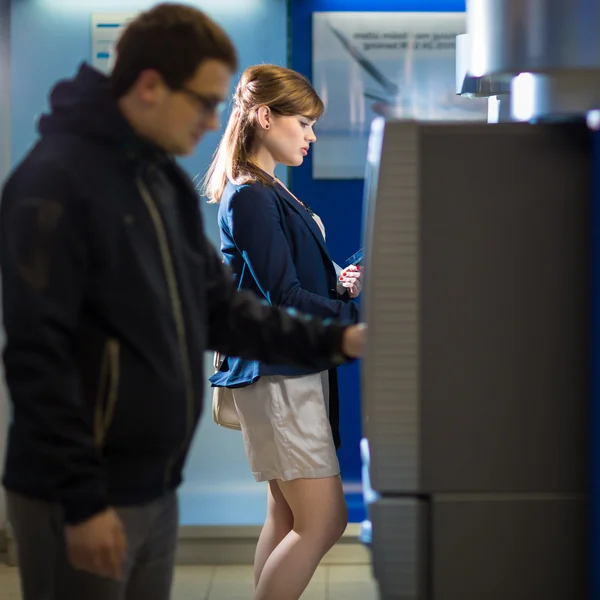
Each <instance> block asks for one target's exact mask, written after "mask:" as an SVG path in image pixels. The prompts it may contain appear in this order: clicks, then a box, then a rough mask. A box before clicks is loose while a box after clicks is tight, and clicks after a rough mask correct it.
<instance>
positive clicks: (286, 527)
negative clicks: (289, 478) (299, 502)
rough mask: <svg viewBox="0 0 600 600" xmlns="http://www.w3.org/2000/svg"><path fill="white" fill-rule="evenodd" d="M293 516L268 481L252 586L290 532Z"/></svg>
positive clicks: (275, 485) (275, 488) (283, 499)
mask: <svg viewBox="0 0 600 600" xmlns="http://www.w3.org/2000/svg"><path fill="white" fill-rule="evenodd" d="M293 526H294V515H293V514H292V510H291V509H290V507H289V506H288V503H287V501H286V499H285V498H284V497H283V494H282V493H281V490H280V489H279V486H278V485H277V482H276V481H269V496H268V499H267V519H266V520H265V524H264V525H263V528H262V531H261V532H260V537H259V538H258V544H257V545H256V553H255V554H254V586H255V587H256V586H258V581H259V579H260V576H261V573H262V571H263V568H264V566H265V563H266V562H267V560H268V558H269V556H271V553H272V552H273V550H275V548H277V546H279V544H280V543H281V540H283V538H285V536H286V535H287V534H288V533H289V532H290V531H291V530H292V528H293Z"/></svg>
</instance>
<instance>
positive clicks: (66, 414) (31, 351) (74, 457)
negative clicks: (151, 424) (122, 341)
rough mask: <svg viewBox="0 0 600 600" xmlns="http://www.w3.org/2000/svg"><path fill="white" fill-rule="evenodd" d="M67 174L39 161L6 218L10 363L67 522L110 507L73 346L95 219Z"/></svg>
mask: <svg viewBox="0 0 600 600" xmlns="http://www.w3.org/2000/svg"><path fill="white" fill-rule="evenodd" d="M79 210H80V209H79V207H78V204H77V198H76V197H75V195H74V194H73V193H72V191H71V189H70V184H69V183H68V179H67V177H66V176H65V175H64V174H63V173H62V172H61V171H60V170H59V169H58V168H57V167H54V166H47V165H44V166H38V171H37V172H36V174H35V177H29V178H26V177H25V176H24V175H23V174H20V175H18V176H17V177H16V179H13V180H11V182H10V183H9V184H7V188H6V190H5V193H4V197H3V201H2V206H1V215H0V266H1V268H2V277H3V286H2V287H3V289H2V294H3V319H4V326H5V329H6V347H5V350H4V364H5V371H6V380H7V384H8V388H9V391H10V395H11V400H12V405H13V411H14V412H13V417H14V418H13V423H12V428H13V429H14V430H18V431H19V432H20V433H23V432H26V436H27V439H28V440H29V446H28V447H26V448H19V449H15V451H16V452H25V453H26V454H35V456H36V463H37V464H40V465H41V468H40V470H39V472H38V471H37V469H36V471H35V473H34V472H32V473H31V474H29V477H35V478H36V482H35V485H36V486H37V487H38V488H40V489H47V490H49V491H50V492H51V493H56V494H57V495H58V500H59V501H60V502H61V503H62V505H63V507H64V510H65V516H66V520H67V522H70V523H76V522H80V521H84V520H86V519H87V518H89V517H91V516H93V515H94V514H96V513H98V512H100V511H102V510H103V509H104V508H105V507H106V505H107V495H106V487H105V478H104V468H103V464H102V462H101V458H100V456H99V453H98V452H97V450H96V448H95V446H94V440H93V425H92V423H91V422H88V421H90V420H91V419H87V418H86V417H85V416H84V415H85V414H86V412H85V411H84V410H83V407H82V398H83V394H82V391H81V385H80V380H79V376H78V371H77V368H76V365H75V357H74V350H73V342H74V333H75V329H76V325H77V321H78V318H79V313H80V309H81V306H82V302H83V295H84V288H85V286H86V277H87V272H88V253H87V246H86V229H87V228H86V219H85V218H83V217H82V215H79V214H78V212H79Z"/></svg>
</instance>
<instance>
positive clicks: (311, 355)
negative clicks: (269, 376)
mask: <svg viewBox="0 0 600 600" xmlns="http://www.w3.org/2000/svg"><path fill="white" fill-rule="evenodd" d="M205 244H206V253H207V261H208V262H207V264H208V272H207V286H208V289H207V298H208V302H209V313H210V314H209V325H210V327H209V339H208V346H209V348H210V349H211V350H217V351H219V352H221V353H223V354H226V355H228V356H237V357H240V358H245V359H248V360H260V361H263V362H267V363H271V364H294V365H298V366H306V367H311V368H318V369H323V370H325V369H329V368H331V367H333V366H337V365H340V364H343V363H344V362H347V361H348V360H349V359H351V358H355V357H358V356H360V355H361V353H362V342H363V337H364V336H363V334H362V333H361V332H360V329H359V328H358V326H351V323H343V322H339V321H332V320H331V319H325V320H323V319H320V318H315V317H309V316H305V315H301V314H300V313H298V312H296V311H295V310H293V309H284V308H275V307H272V306H270V305H269V304H267V303H266V302H264V301H262V300H260V299H259V298H258V297H257V296H256V295H255V294H253V293H252V292H247V291H240V292H238V291H237V289H236V287H235V284H234V281H233V277H232V275H231V273H230V271H229V269H228V267H226V266H225V265H223V263H222V261H221V260H220V258H219V257H218V255H217V252H216V250H215V249H214V248H213V246H212V244H211V243H210V242H209V241H208V240H205Z"/></svg>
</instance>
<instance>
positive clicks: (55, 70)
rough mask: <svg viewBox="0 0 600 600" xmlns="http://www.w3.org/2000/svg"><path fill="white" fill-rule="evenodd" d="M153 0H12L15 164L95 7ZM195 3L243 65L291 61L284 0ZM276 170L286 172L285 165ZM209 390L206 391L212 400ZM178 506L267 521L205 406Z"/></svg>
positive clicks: (189, 517) (185, 511) (211, 220)
mask: <svg viewBox="0 0 600 600" xmlns="http://www.w3.org/2000/svg"><path fill="white" fill-rule="evenodd" d="M1 1H2V0H0V2H1ZM187 2H188V3H189V4H193V3H194V2H193V1H190V0H187ZM153 4H155V2H152V1H151V0H28V1H26V2H25V1H22V0H13V2H12V7H13V10H12V21H11V28H12V45H11V49H12V52H11V71H12V89H11V97H12V129H13V136H12V160H13V164H14V163H16V162H18V161H19V160H20V159H21V158H22V157H23V155H24V154H25V153H26V152H27V149H28V148H29V147H30V146H31V144H32V143H33V142H34V140H35V138H36V134H35V123H36V120H37V117H38V116H39V115H40V114H41V113H42V112H43V111H44V110H45V108H46V98H47V94H48V91H49V89H50V87H51V86H52V85H53V84H54V83H55V82H56V81H57V80H58V79H61V78H64V77H70V76H71V75H72V74H73V72H74V71H75V69H76V68H77V66H78V64H79V63H80V62H82V61H83V60H87V61H89V60H90V59H91V57H90V52H91V48H90V46H91V33H90V21H91V13H92V12H132V11H138V10H143V9H145V8H148V7H149V6H151V5H153ZM195 4H197V5H198V6H199V7H201V8H202V9H204V10H206V11H207V12H208V13H209V14H210V15H211V16H212V17H213V18H214V19H215V20H217V21H218V22H219V23H220V24H221V25H223V27H224V28H225V29H226V30H227V31H228V33H229V34H230V35H231V37H232V38H233V41H234V42H235V44H236V46H237V48H238V50H239V53H240V57H241V67H242V68H245V67H246V66H248V65H251V64H255V63H260V62H271V63H276V64H280V65H285V64H286V61H287V5H286V1H285V0H202V1H200V0H197V1H196V2H195ZM267 32H268V34H267ZM0 122H1V121H0ZM219 138H220V133H214V134H210V135H208V136H207V137H206V139H205V140H204V141H203V142H202V144H201V145H200V148H199V149H198V151H197V152H196V154H195V155H194V156H193V157H191V158H188V159H186V160H185V161H183V162H184V166H185V167H186V168H187V170H188V172H189V173H190V175H192V176H195V175H196V174H198V173H204V171H205V170H206V167H207V165H208V164H209V162H210V158H211V156H212V153H213V152H214V149H215V147H216V144H217V142H218V140H219ZM279 175H280V176H282V177H284V178H285V172H282V173H280V174H279ZM203 211H204V215H205V220H206V228H207V231H208V235H209V237H210V239H211V240H212V241H213V242H214V243H218V230H217V226H216V210H215V207H214V206H209V205H204V206H203ZM211 365H212V359H211V357H207V360H206V368H207V370H210V369H211ZM207 372H208V371H207ZM209 396H210V393H209V391H208V390H207V396H206V398H207V402H209V401H210V398H209ZM0 441H1V440H0ZM181 509H182V510H181V522H182V524H184V525H205V524H210V525H213V524H232V525H233V524H244V525H247V524H259V523H262V522H263V520H264V516H265V511H266V484H257V483H255V482H254V479H253V477H252V475H251V473H250V470H249V467H248V464H247V460H246V457H245V454H244V449H243V444H242V439H241V435H240V434H239V433H238V432H233V431H228V430H224V429H220V428H218V427H217V426H216V425H215V424H214V423H213V422H212V419H211V418H210V411H209V410H207V411H205V417H204V419H203V421H202V424H201V425H200V428H199V430H198V432H197V434H196V438H195V443H194V446H193V449H192V452H191V456H190V459H189V461H188V464H187V468H186V483H185V485H184V486H183V489H182V493H181ZM0 516H1V515H0Z"/></svg>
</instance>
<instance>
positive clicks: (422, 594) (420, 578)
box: [369, 498, 430, 600]
mask: <svg viewBox="0 0 600 600" xmlns="http://www.w3.org/2000/svg"><path fill="white" fill-rule="evenodd" d="M369 511H370V516H371V521H372V524H373V546H372V548H373V573H374V576H375V578H376V579H377V582H378V584H379V590H380V595H381V600H428V599H429V592H428V589H427V586H428V584H429V583H428V582H429V574H430V569H429V563H428V561H429V557H428V552H429V548H428V545H429V528H428V522H429V507H428V505H427V503H426V502H422V501H420V500H417V499H399V498H398V499H396V498H393V499H392V498H384V499H381V500H378V501H377V502H375V503H373V504H371V505H370V507H369Z"/></svg>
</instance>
